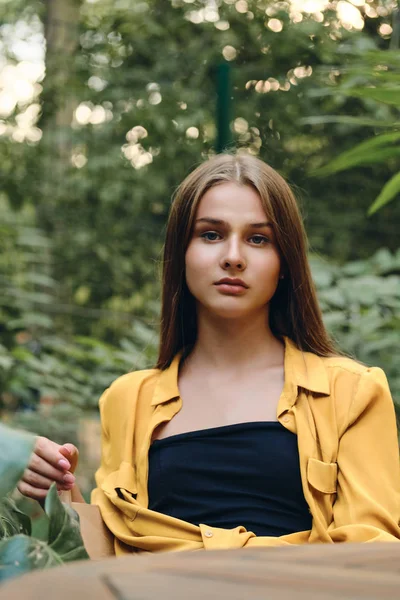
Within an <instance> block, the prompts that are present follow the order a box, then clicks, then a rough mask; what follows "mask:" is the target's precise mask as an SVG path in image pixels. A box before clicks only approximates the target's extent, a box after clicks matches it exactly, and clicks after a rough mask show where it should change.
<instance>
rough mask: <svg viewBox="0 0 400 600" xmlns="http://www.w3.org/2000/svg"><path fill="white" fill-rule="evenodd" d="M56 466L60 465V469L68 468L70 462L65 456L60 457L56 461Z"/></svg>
mask: <svg viewBox="0 0 400 600" xmlns="http://www.w3.org/2000/svg"><path fill="white" fill-rule="evenodd" d="M58 466H59V467H61V468H62V469H70V468H71V465H70V463H69V462H68V461H67V460H65V458H62V459H61V460H59V461H58Z"/></svg>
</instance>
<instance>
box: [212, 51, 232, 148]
mask: <svg viewBox="0 0 400 600" xmlns="http://www.w3.org/2000/svg"><path fill="white" fill-rule="evenodd" d="M230 75H231V65H230V64H229V63H228V62H223V63H221V64H219V65H218V67H217V141H216V148H215V149H216V151H217V153H218V154H220V153H221V152H224V150H227V149H228V148H229V146H230V145H231V144H232V142H233V138H232V132H231V128H230V122H231V117H232V115H231V113H232V88H231V77H230Z"/></svg>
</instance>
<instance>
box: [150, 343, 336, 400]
mask: <svg viewBox="0 0 400 600" xmlns="http://www.w3.org/2000/svg"><path fill="white" fill-rule="evenodd" d="M283 340H284V343H285V364H284V368H285V386H284V394H285V396H286V397H288V396H289V394H288V393H287V392H289V388H291V389H292V390H293V388H294V387H296V386H297V388H299V387H301V388H304V389H306V390H309V391H310V392H315V393H317V394H323V395H329V393H330V392H329V380H328V376H327V373H326V370H325V365H324V363H323V360H322V359H321V358H320V357H319V356H317V355H316V354H312V353H311V352H302V351H301V350H299V349H298V348H297V346H296V345H295V343H294V342H292V340H290V339H289V338H287V337H284V338H283ZM181 357H182V353H181V352H179V353H178V354H177V355H176V356H175V358H174V359H173V361H172V363H171V364H170V366H169V367H167V368H166V369H165V370H164V371H161V372H160V375H159V377H158V379H157V383H156V386H155V388H154V392H153V398H152V401H151V404H152V406H157V405H158V404H163V403H165V402H168V401H169V400H173V399H174V398H178V397H179V389H178V370H179V363H180V361H181ZM296 391H297V390H296ZM290 395H291V396H292V398H293V401H292V402H291V403H290V404H294V403H295V401H296V397H297V394H295V395H293V394H290Z"/></svg>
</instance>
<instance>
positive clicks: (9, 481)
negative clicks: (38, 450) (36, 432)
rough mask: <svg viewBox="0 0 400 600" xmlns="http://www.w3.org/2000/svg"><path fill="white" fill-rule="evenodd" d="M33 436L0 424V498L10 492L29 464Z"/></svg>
mask: <svg viewBox="0 0 400 600" xmlns="http://www.w3.org/2000/svg"><path fill="white" fill-rule="evenodd" d="M34 444H35V436H33V435H32V434H29V433H25V432H23V431H17V430H15V429H10V427H6V426H5V425H2V424H1V423H0V498H3V497H4V496H6V495H7V494H8V493H9V492H12V491H13V490H14V489H15V487H16V485H17V483H18V481H19V480H20V479H21V476H22V474H23V472H24V470H25V467H26V465H27V464H28V462H29V459H30V456H31V454H32V451H33V447H34Z"/></svg>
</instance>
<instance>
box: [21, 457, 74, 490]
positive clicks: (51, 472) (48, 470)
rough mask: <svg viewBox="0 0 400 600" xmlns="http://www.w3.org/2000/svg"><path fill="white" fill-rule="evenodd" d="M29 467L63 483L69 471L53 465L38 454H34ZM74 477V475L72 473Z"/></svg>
mask: <svg viewBox="0 0 400 600" xmlns="http://www.w3.org/2000/svg"><path fill="white" fill-rule="evenodd" d="M28 469H29V470H30V471H33V472H35V473H37V474H38V475H41V476H43V477H46V478H47V479H51V481H58V482H59V483H63V481H64V477H65V476H66V474H67V473H68V471H67V470H64V469H57V468H56V467H53V466H52V465H51V464H50V463H49V462H47V461H46V460H44V459H43V458H41V457H40V456H38V455H37V454H34V455H33V456H32V458H31V461H30V463H29V465H28ZM72 477H74V476H73V475H72ZM74 480H75V478H74Z"/></svg>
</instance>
